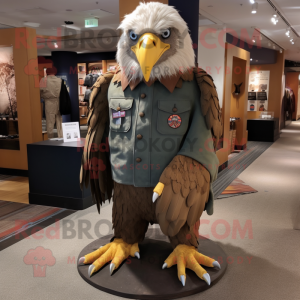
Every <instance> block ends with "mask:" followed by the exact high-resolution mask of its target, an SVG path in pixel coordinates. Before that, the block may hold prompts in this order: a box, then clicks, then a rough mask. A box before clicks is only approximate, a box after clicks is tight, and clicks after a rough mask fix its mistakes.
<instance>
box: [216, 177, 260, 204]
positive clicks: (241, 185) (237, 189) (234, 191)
mask: <svg viewBox="0 0 300 300" xmlns="http://www.w3.org/2000/svg"><path fill="white" fill-rule="evenodd" d="M250 193H257V190H255V189H253V188H252V187H251V186H249V185H247V184H245V182H244V181H243V180H241V179H239V178H236V179H235V180H233V182H231V184H230V185H229V186H228V187H227V188H226V189H225V190H224V191H223V192H222V194H221V195H220V196H219V197H218V199H222V198H229V197H234V196H240V195H245V194H250Z"/></svg>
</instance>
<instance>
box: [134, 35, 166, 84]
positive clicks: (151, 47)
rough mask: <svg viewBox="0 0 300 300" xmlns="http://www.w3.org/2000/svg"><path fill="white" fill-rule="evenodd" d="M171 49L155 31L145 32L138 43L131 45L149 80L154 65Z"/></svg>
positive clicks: (145, 76) (146, 78)
mask: <svg viewBox="0 0 300 300" xmlns="http://www.w3.org/2000/svg"><path fill="white" fill-rule="evenodd" d="M169 49H170V45H169V44H165V43H164V42H162V41H161V40H160V39H159V37H158V36H156V35H155V34H153V33H145V34H143V35H142V36H141V37H140V39H139V41H138V42H137V43H136V45H134V46H132V47H131V50H132V51H133V52H134V53H135V55H136V57H137V60H138V62H139V64H140V66H141V69H142V72H143V75H144V78H145V80H146V81H147V82H148V81H149V79H150V74H151V71H152V68H153V66H154V65H155V64H156V62H157V61H158V60H159V58H160V57H161V56H162V55H163V53H164V52H166V51H167V50H169Z"/></svg>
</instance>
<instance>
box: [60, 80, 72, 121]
mask: <svg viewBox="0 0 300 300" xmlns="http://www.w3.org/2000/svg"><path fill="white" fill-rule="evenodd" d="M71 107H72V106H71V99H70V95H69V92H68V90H67V87H66V85H65V81H64V80H63V79H62V81H61V90H60V95H59V111H60V114H61V115H69V114H70V113H71Z"/></svg>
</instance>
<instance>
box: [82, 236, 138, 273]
mask: <svg viewBox="0 0 300 300" xmlns="http://www.w3.org/2000/svg"><path fill="white" fill-rule="evenodd" d="M139 252H140V250H139V246H138V243H135V244H127V243H125V242H124V241H123V240H122V239H114V241H113V242H111V243H109V244H107V245H105V246H101V247H100V248H99V249H97V250H96V251H94V252H91V253H89V254H87V255H85V256H84V257H81V258H80V259H79V260H78V264H91V265H90V267H89V270H88V272H89V276H90V277H91V276H92V275H93V274H94V273H96V272H97V271H99V270H100V269H101V268H102V267H103V266H104V265H105V264H106V263H108V262H110V261H111V264H110V267H109V271H110V275H112V273H113V271H114V270H116V269H117V268H118V267H119V266H120V264H121V263H122V262H123V261H124V260H125V259H126V258H127V257H128V256H129V255H130V256H132V257H137V258H138V259H140V253H139Z"/></svg>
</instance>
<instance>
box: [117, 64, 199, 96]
mask: <svg viewBox="0 0 300 300" xmlns="http://www.w3.org/2000/svg"><path fill="white" fill-rule="evenodd" d="M193 79H194V72H185V73H181V72H178V74H176V75H173V76H169V77H163V78H161V79H160V80H159V82H160V83H161V84H163V85H164V86H165V87H166V88H167V89H168V91H169V92H170V93H173V91H174V89H175V87H176V88H181V87H182V83H183V81H192V80H193ZM157 80H158V79H157V78H156V79H154V80H150V81H149V82H146V81H145V80H143V81H144V82H145V84H146V85H147V86H149V87H150V86H151V85H152V84H153V83H154V82H155V81H157ZM113 82H114V83H116V82H117V83H121V86H122V90H123V91H125V89H126V88H127V87H128V86H129V87H130V89H131V90H134V89H135V88H136V87H137V86H138V84H139V83H140V82H141V80H140V79H135V80H131V81H130V82H129V81H128V78H127V76H126V75H125V73H124V72H122V70H121V68H120V67H118V68H117V70H116V73H115V76H114V78H113Z"/></svg>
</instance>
